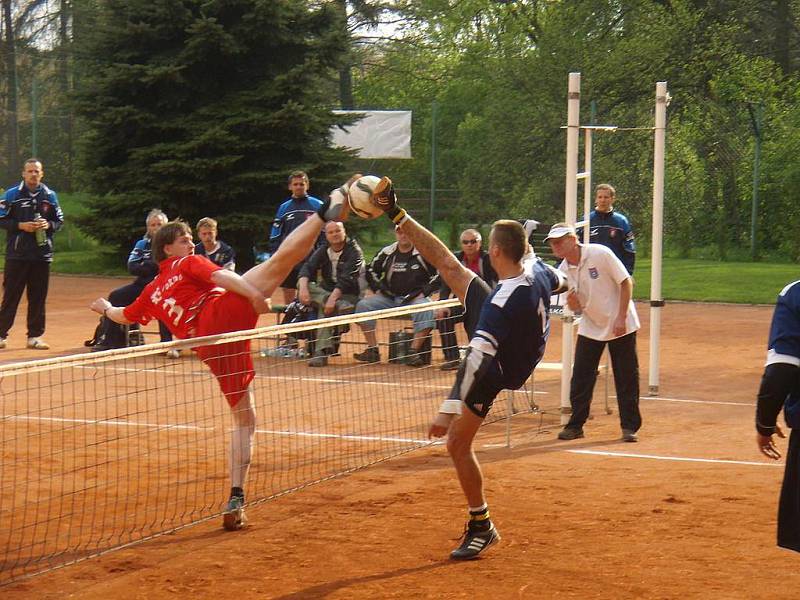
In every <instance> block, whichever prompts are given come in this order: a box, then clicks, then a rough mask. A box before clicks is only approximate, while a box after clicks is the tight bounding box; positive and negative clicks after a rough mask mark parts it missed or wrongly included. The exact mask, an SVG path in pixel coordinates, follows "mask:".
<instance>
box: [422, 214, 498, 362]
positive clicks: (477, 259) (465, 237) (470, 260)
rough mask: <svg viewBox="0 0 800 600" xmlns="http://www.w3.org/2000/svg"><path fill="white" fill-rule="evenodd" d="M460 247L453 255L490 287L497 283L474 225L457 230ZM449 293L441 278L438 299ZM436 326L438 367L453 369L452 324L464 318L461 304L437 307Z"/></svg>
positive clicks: (455, 344) (454, 343)
mask: <svg viewBox="0 0 800 600" xmlns="http://www.w3.org/2000/svg"><path fill="white" fill-rule="evenodd" d="M460 239H461V250H459V251H458V252H455V253H454V254H455V257H456V258H457V259H458V261H459V262H460V263H461V264H462V265H464V266H465V267H466V268H467V269H469V270H470V271H472V272H473V273H475V274H476V275H477V276H478V277H480V278H481V279H482V280H483V281H485V282H486V284H487V285H488V286H489V288H490V289H494V287H495V286H496V285H497V281H498V279H497V273H495V270H494V269H493V268H492V265H491V262H490V261H489V253H488V252H486V251H485V250H483V249H482V248H481V234H480V232H479V231H478V230H477V229H466V230H465V231H462V232H461V237H460ZM451 295H452V291H451V290H450V286H448V285H447V282H446V281H444V279H443V280H442V287H441V289H440V290H439V300H447V299H448V298H450V296H451ZM435 316H436V329H438V330H439V335H440V336H441V340H442V352H443V353H444V363H443V364H442V366H441V369H442V371H454V370H455V369H458V365H459V363H460V357H459V350H458V342H457V340H456V332H455V324H456V323H462V322H463V321H464V308H463V307H462V306H456V307H453V308H440V309H439V310H437V311H436V313H435Z"/></svg>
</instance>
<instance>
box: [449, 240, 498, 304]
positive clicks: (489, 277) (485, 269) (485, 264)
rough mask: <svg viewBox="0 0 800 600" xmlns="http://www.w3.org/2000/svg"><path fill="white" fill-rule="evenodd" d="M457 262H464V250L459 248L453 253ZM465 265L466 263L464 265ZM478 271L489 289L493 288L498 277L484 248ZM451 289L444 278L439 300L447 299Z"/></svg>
mask: <svg viewBox="0 0 800 600" xmlns="http://www.w3.org/2000/svg"><path fill="white" fill-rule="evenodd" d="M455 255H456V258H457V259H458V262H460V263H461V264H462V265H463V264H464V251H463V250H459V251H458V252H456V253H455ZM465 266H466V265H465ZM480 271H481V272H480V273H479V274H478V277H480V278H481V279H483V280H484V281H485V282H486V284H487V285H488V286H489V289H494V287H495V286H496V285H497V282H498V277H497V273H496V272H495V270H494V268H493V267H492V263H491V261H490V260H489V253H488V252H486V250H481V262H480ZM451 293H452V291H451V290H450V286H448V285H447V284H446V283H445V282H444V280H442V287H441V289H440V290H439V300H447V299H448V298H449V297H450V294H451Z"/></svg>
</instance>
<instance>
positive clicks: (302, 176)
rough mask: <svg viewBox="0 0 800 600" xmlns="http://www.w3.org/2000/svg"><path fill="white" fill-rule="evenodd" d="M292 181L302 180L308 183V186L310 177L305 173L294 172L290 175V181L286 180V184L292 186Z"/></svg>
mask: <svg viewBox="0 0 800 600" xmlns="http://www.w3.org/2000/svg"><path fill="white" fill-rule="evenodd" d="M292 179H302V180H303V181H305V182H306V185H307V184H308V183H309V182H308V175H307V174H306V172H305V171H292V174H291V175H289V179H287V180H286V183H288V184H291V183H292Z"/></svg>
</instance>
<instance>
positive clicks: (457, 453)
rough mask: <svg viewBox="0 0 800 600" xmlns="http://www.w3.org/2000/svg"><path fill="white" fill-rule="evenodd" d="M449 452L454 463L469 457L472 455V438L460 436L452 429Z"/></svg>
mask: <svg viewBox="0 0 800 600" xmlns="http://www.w3.org/2000/svg"><path fill="white" fill-rule="evenodd" d="M447 452H448V453H449V454H450V457H451V458H452V459H453V460H454V461H455V460H459V459H463V458H464V457H466V456H469V455H470V454H472V438H471V437H468V436H464V435H459V434H458V433H456V432H454V431H453V430H452V428H451V429H450V433H449V434H448V437H447Z"/></svg>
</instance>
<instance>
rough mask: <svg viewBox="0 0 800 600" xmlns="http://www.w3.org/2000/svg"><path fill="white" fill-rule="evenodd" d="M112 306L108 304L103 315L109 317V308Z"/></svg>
mask: <svg viewBox="0 0 800 600" xmlns="http://www.w3.org/2000/svg"><path fill="white" fill-rule="evenodd" d="M110 308H111V307H110V306H107V307H106V308H104V309H103V316H104V317H105V318H106V319H108V310H109V309H110Z"/></svg>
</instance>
